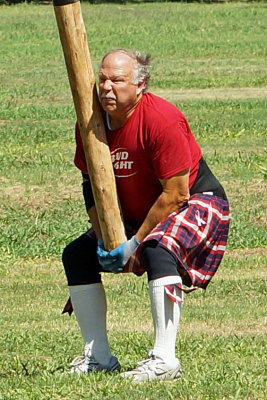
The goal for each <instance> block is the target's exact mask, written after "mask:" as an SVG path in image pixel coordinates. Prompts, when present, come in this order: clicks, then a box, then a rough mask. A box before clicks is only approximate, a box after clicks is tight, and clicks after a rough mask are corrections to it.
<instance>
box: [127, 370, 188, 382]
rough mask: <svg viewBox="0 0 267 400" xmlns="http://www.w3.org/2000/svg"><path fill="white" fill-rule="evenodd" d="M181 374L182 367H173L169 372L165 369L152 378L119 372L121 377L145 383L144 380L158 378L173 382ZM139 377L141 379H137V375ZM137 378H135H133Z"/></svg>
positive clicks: (149, 380)
mask: <svg viewBox="0 0 267 400" xmlns="http://www.w3.org/2000/svg"><path fill="white" fill-rule="evenodd" d="M181 375H182V369H181V368H180V367H179V368H178V369H175V370H174V371H172V372H170V371H167V372H165V373H164V374H162V375H156V376H154V377H153V378H150V379H149V378H145V377H141V375H138V374H137V375H134V374H133V375H127V372H124V373H122V374H121V377H122V378H128V379H131V380H132V382H133V383H145V382H151V381H154V380H155V379H159V380H162V381H163V380H171V381H173V382H175V381H177V380H178V379H179V378H180V377H181ZM138 376H139V377H140V378H141V379H138V378H137V377H138ZM135 378H137V379H135Z"/></svg>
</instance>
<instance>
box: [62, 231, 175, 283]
mask: <svg viewBox="0 0 267 400" xmlns="http://www.w3.org/2000/svg"><path fill="white" fill-rule="evenodd" d="M96 248H97V240H96V238H95V237H92V236H91V235H88V234H87V233H84V234H83V235H81V236H80V237H78V238H77V239H75V240H74V241H73V242H71V243H70V244H69V245H68V246H67V247H66V248H65V249H64V251H63V254H62V262H63V265H64V268H65V273H66V276H67V280H68V285H69V286H74V285H86V284H92V283H99V282H101V274H100V272H102V271H103V269H102V266H101V265H100V264H99V262H98V258H97V254H96ZM140 257H141V258H142V260H143V262H144V265H145V267H146V271H147V276H148V280H149V281H150V280H152V279H158V278H163V277H165V276H170V275H179V273H178V270H177V259H176V258H175V256H174V255H173V254H172V253H171V252H169V251H168V250H167V249H166V248H165V247H162V246H161V245H159V244H158V243H157V242H156V241H148V242H146V243H144V245H142V249H141V252H140Z"/></svg>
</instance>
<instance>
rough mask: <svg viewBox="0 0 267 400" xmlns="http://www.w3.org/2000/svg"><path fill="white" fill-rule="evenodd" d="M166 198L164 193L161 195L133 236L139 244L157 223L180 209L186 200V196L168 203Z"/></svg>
mask: <svg viewBox="0 0 267 400" xmlns="http://www.w3.org/2000/svg"><path fill="white" fill-rule="evenodd" d="M166 197H167V196H166V195H165V193H162V194H161V195H160V196H159V198H158V199H157V200H156V202H155V203H154V204H153V206H152V207H151V209H150V210H149V212H148V214H147V216H146V218H145V220H144V222H143V224H142V225H141V226H140V228H139V229H138V231H137V233H136V235H135V237H136V239H137V240H138V241H139V242H141V241H142V240H143V239H144V238H145V237H146V236H147V235H148V234H149V232H151V231H152V229H153V228H155V226H156V225H157V224H158V223H159V222H161V221H163V220H164V219H165V218H167V217H168V215H170V214H171V213H172V212H173V211H175V210H177V209H178V208H180V207H182V206H183V205H184V204H185V203H186V202H187V200H188V197H187V196H185V197H184V198H181V200H180V201H170V200H169V199H167V198H166Z"/></svg>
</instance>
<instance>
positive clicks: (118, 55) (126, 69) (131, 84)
mask: <svg viewBox="0 0 267 400" xmlns="http://www.w3.org/2000/svg"><path fill="white" fill-rule="evenodd" d="M137 70H138V63H137V61H136V60H135V59H134V58H133V57H131V56H130V55H129V54H127V52H125V51H121V50H114V51H112V52H109V53H108V54H106V55H105V57H104V58H103V60H102V63H101V66H100V69H99V100H100V103H101V105H102V107H103V109H104V110H105V111H106V112H107V113H108V114H109V115H110V116H111V118H113V120H114V119H117V120H120V121H121V122H122V121H125V120H127V118H129V116H130V115H131V114H132V112H133V110H134V109H135V107H136V105H137V104H138V102H139V101H140V99H141V97H142V95H143V90H144V85H145V83H144V81H140V82H137V81H136V71H137Z"/></svg>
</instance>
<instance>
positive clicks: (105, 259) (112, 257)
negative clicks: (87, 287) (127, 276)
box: [97, 236, 140, 273]
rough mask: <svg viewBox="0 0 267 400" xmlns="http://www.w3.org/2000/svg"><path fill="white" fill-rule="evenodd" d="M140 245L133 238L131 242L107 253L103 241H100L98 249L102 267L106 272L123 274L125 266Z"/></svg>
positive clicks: (128, 241)
mask: <svg viewBox="0 0 267 400" xmlns="http://www.w3.org/2000/svg"><path fill="white" fill-rule="evenodd" d="M139 244H140V243H139V242H138V240H137V239H136V237H135V236H133V237H132V238H131V239H130V240H127V241H126V242H124V243H122V244H121V245H120V246H118V247H116V249H114V250H111V251H106V250H105V249H104V244H103V240H102V239H99V241H98V247H97V256H98V260H99V263H100V264H101V265H102V267H103V270H104V271H110V272H115V273H118V272H122V271H123V266H124V265H125V264H126V263H127V261H128V260H129V258H130V257H131V255H132V254H133V253H134V252H135V251H136V249H137V247H138V245H139Z"/></svg>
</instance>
